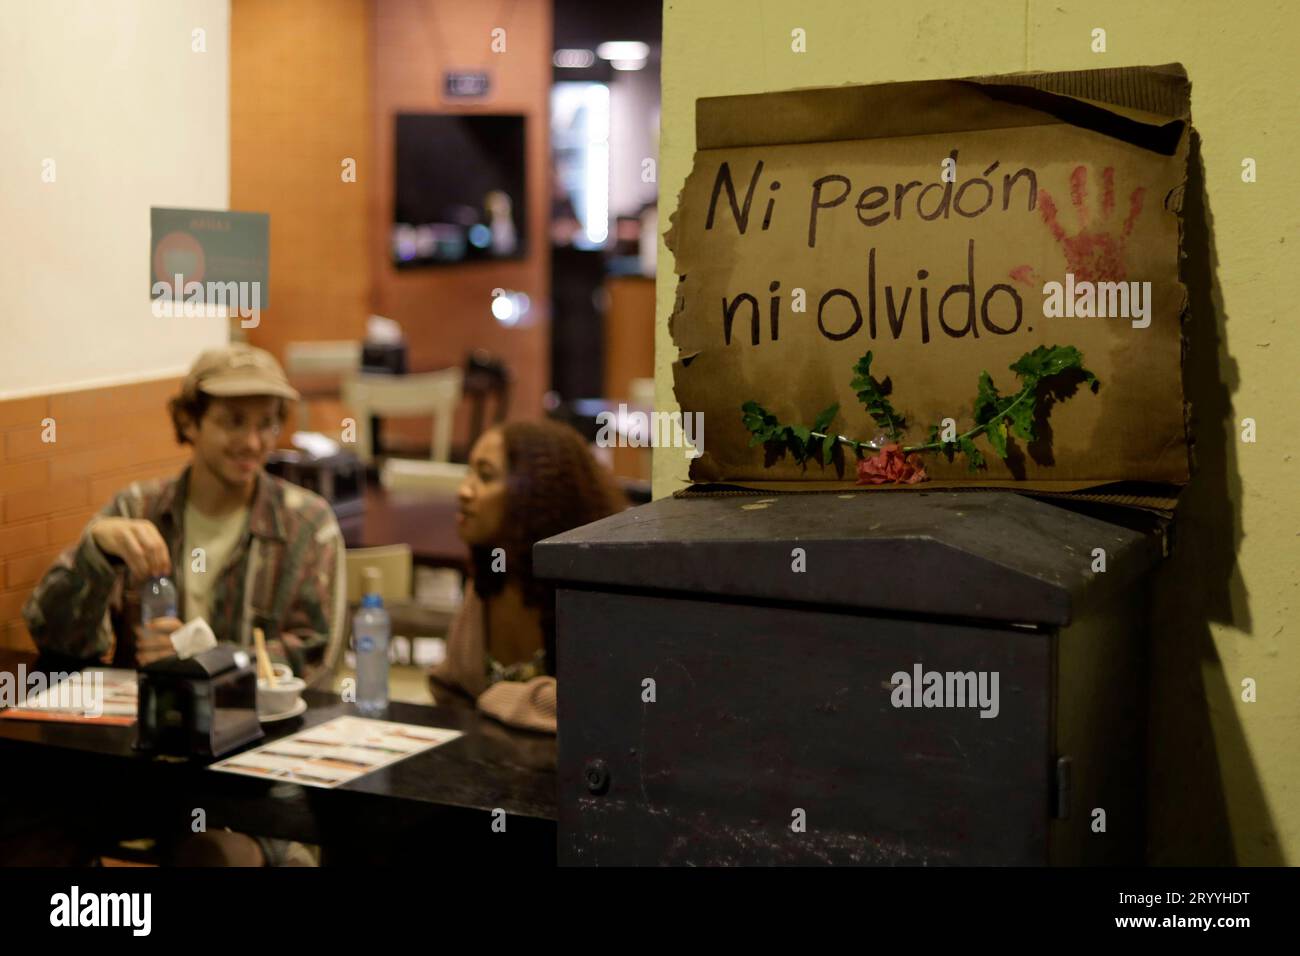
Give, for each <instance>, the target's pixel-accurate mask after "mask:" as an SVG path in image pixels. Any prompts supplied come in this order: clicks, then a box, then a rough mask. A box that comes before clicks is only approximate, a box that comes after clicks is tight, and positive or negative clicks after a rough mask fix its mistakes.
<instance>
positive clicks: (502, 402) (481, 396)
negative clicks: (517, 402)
mask: <svg viewBox="0 0 1300 956" xmlns="http://www.w3.org/2000/svg"><path fill="white" fill-rule="evenodd" d="M510 380H511V376H510V369H509V368H508V367H507V366H506V364H505V363H504V362H502V361H501V360H500V359H497V358H493V357H492V355H491V354H490V353H489V352H487V351H486V350H484V349H475V350H474V351H472V352H470V353H469V354H468V355H467V356H466V357H465V385H464V396H465V400H466V401H467V402H469V404H470V419H469V443H468V444H466V445H465V447H464V448H458V449H457V450H456V455H455V458H456V460H457V461H467V460H468V459H469V450H470V449H471V448H473V447H474V442H476V441H478V438H479V436H480V435H481V434H483V430H484V428H485V427H486V425H487V424H488V422H487V414H486V412H487V405H488V402H492V405H493V409H492V419H491V424H492V425H499V424H501V423H502V422H503V421H505V420H506V413H507V412H508V411H509V409H510Z"/></svg>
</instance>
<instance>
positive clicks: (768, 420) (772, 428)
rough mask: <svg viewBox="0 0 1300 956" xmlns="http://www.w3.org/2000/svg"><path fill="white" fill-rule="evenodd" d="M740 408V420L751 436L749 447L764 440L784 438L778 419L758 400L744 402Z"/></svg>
mask: <svg viewBox="0 0 1300 956" xmlns="http://www.w3.org/2000/svg"><path fill="white" fill-rule="evenodd" d="M740 410H741V411H742V412H743V413H744V414H743V415H742V416H741V421H743V422H744V423H745V427H746V428H747V429H749V432H750V435H751V436H752V437H751V438H750V440H749V447H750V448H753V447H754V446H755V445H759V444H763V443H765V442H770V441H782V440H783V439H784V432H785V429H784V428H783V426H782V425H781V423H780V421H778V420H777V417H776V416H775V415H773V414H772V413H771V412H769V411H768V410H767V409H765V408H764V407H763V406H762V405H760V404H758V402H752V401H751V402H746V403H745V404H744V405H742V406H740Z"/></svg>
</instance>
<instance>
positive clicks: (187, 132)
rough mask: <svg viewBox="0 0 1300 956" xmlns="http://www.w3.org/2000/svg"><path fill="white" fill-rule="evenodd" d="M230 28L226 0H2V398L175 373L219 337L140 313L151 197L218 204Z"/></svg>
mask: <svg viewBox="0 0 1300 956" xmlns="http://www.w3.org/2000/svg"><path fill="white" fill-rule="evenodd" d="M200 28H201V29H203V30H205V31H206V38H205V39H206V52H203V53H199V52H194V51H193V50H192V43H193V39H192V37H193V31H194V30H196V29H200ZM229 28H230V4H229V0H4V4H3V9H2V10H0V399H4V398H17V397H21V396H23V395H28V394H33V393H43V392H53V391H61V390H65V389H69V388H78V387H88V386H94V385H108V384H115V383H119V382H129V381H138V380H142V379H149V378H158V377H163V376H168V375H174V374H179V373H180V372H182V371H184V369H185V368H186V367H188V365H189V363H190V362H191V361H192V360H193V358H194V356H195V355H196V354H197V353H198V352H199V351H200V350H201V349H204V348H209V347H211V346H213V345H219V344H223V343H225V342H226V341H227V340H228V338H229V332H228V324H227V320H225V319H221V318H202V319H156V318H154V317H153V315H152V313H151V311H150V303H149V207H150V206H183V207H193V208H206V209H225V208H226V207H227V203H228V201H229V196H230V104H229V89H230V82H229V64H230V43H229ZM46 159H53V160H54V162H55V166H54V172H55V177H56V178H55V181H54V182H51V183H47V182H43V181H42V169H43V163H44V161H45V160H46Z"/></svg>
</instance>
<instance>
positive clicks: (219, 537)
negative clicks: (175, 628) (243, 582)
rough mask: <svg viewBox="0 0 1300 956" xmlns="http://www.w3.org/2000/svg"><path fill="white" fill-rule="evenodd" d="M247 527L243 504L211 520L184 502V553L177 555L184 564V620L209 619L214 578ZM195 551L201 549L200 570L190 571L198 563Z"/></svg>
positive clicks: (215, 581)
mask: <svg viewBox="0 0 1300 956" xmlns="http://www.w3.org/2000/svg"><path fill="white" fill-rule="evenodd" d="M247 524H248V507H247V505H245V506H244V507H243V508H240V509H238V510H236V511H232V512H230V514H227V515H222V516H221V517H220V518H211V517H209V516H208V515H205V514H204V513H203V512H202V511H199V510H198V509H197V508H195V507H194V505H193V504H191V503H190V502H186V503H185V550H184V551H183V552H182V554H181V560H182V561H184V562H185V607H184V609H183V610H184V617H183V619H184V620H186V621H192V620H194V619H195V618H196V617H201V618H203V619H204V620H205V621H210V620H211V616H210V614H209V611H210V610H211V608H212V593H213V591H214V590H215V589H216V586H217V578H218V577H220V576H221V572H222V570H223V569H224V568H225V567H226V563H227V562H228V561H229V560H230V555H231V553H232V552H233V551H234V550H235V546H236V545H237V544H239V538H240V536H241V535H242V534H243V533H244V528H245V526H246V525H247ZM195 548H202V549H203V570H202V571H195V570H194V567H195V565H196V564H198V563H199V562H198V561H197V560H196V559H195V556H194V549H195Z"/></svg>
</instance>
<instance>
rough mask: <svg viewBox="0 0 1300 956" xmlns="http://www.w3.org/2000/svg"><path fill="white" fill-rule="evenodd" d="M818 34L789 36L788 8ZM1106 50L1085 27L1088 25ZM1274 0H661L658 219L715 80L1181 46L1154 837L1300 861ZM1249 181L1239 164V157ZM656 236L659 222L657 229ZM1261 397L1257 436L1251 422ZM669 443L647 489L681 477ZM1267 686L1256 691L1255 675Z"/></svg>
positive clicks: (868, 77)
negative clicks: (1183, 230) (1185, 239)
mask: <svg viewBox="0 0 1300 956" xmlns="http://www.w3.org/2000/svg"><path fill="white" fill-rule="evenodd" d="M796 27H800V28H802V29H803V30H805V31H806V34H807V52H805V53H802V54H800V53H794V52H792V51H791V41H790V36H791V30H792V29H794V28H796ZM1097 27H1100V28H1103V29H1104V30H1105V31H1106V41H1107V51H1106V52H1105V53H1094V52H1092V50H1091V44H1092V35H1091V34H1092V30H1093V29H1094V28H1097ZM1298 32H1300V6H1298V5H1296V4H1293V3H1287V2H1281V0H1274V2H1262V0H1246V2H1240V3H1221V2H1216V0H1182V2H1173V0H1159V2H1149V0H1144V2H1141V3H1136V2H1132V0H1100V2H1098V0H1089V2H1087V3H1084V2H1079V0H1024V2H1019V0H962V2H960V3H958V2H936V0H909V2H907V3H896V2H894V3H885V2H880V0H817V2H808V0H802V2H800V0H707V2H700V0H668V2H665V4H664V43H663V114H662V116H663V120H662V122H663V128H662V133H661V146H660V149H661V154H660V165H659V179H660V183H659V185H660V202H661V208H660V222H661V223H663V224H664V227H665V228H667V223H668V218H669V216H670V215H671V214H672V212H673V211H674V209H675V208H676V197H677V194H678V192H679V191H680V190H681V188H682V184H683V182H684V181H685V178H686V175H687V173H688V172H689V171H690V165H691V156H692V153H693V152H694V148H695V144H694V137H695V127H694V103H695V100H696V98H698V97H701V96H716V95H722V94H731V93H753V92H763V91H768V90H782V89H791V88H797V87H808V86H831V85H839V84H842V83H880V82H887V81H895V80H922V79H939V78H946V77H960V76H968V75H973V74H981V73H999V72H1014V71H1020V70H1026V69H1029V70H1055V69H1062V70H1067V69H1088V68H1096V67H1104V66H1131V65H1137V64H1155V63H1167V62H1173V61H1178V62H1181V63H1182V64H1183V65H1184V66H1185V67H1186V68H1187V71H1188V74H1189V75H1190V77H1191V80H1192V115H1193V123H1194V126H1195V127H1196V130H1197V131H1198V133H1199V136H1200V139H1201V144H1200V154H1201V166H1202V168H1203V181H1204V189H1203V194H1202V195H1201V196H1200V197H1199V198H1197V197H1189V202H1190V203H1191V204H1192V213H1193V214H1194V215H1197V211H1196V206H1197V205H1200V206H1202V207H1203V214H1202V215H1199V218H1201V219H1202V221H1204V222H1206V223H1207V224H1208V230H1205V229H1202V230H1200V232H1199V235H1196V236H1190V235H1189V240H1191V245H1192V246H1194V247H1195V248H1194V250H1193V254H1192V259H1191V261H1192V262H1193V264H1194V271H1195V273H1196V274H1195V276H1192V277H1189V280H1188V285H1189V291H1190V293H1191V295H1192V301H1193V318H1192V323H1191V327H1190V334H1189V342H1190V344H1189V355H1188V365H1187V376H1188V381H1187V391H1188V397H1189V399H1190V400H1191V401H1192V403H1193V406H1194V409H1195V412H1196V441H1197V453H1198V460H1199V465H1200V471H1199V472H1198V474H1197V476H1196V477H1195V478H1194V480H1193V481H1192V483H1191V484H1190V485H1189V486H1188V488H1187V489H1186V490H1185V492H1184V494H1183V497H1182V500H1181V503H1180V507H1179V515H1178V519H1177V522H1176V524H1175V528H1174V534H1175V553H1174V556H1173V558H1172V559H1171V560H1170V561H1169V562H1168V563H1167V564H1166V566H1165V567H1164V569H1163V570H1162V572H1161V574H1160V577H1159V580H1158V581H1157V582H1156V585H1155V588H1154V594H1153V602H1154V610H1153V615H1152V625H1151V661H1152V682H1151V688H1152V700H1151V727H1150V737H1149V754H1150V765H1151V775H1150V783H1149V803H1150V815H1149V821H1148V822H1149V836H1148V855H1149V859H1150V860H1151V862H1153V863H1157V864H1179V863H1189V864H1190V863H1204V864H1227V863H1234V862H1235V863H1241V864H1291V865H1294V864H1297V863H1300V650H1298V649H1297V647H1296V643H1297V641H1298V640H1300V624H1297V622H1296V620H1295V617H1294V614H1295V611H1297V610H1300V591H1298V588H1300V495H1297V488H1300V481H1298V480H1297V471H1298V466H1300V461H1298V460H1297V459H1298V458H1300V451H1296V450H1295V448H1294V447H1293V444H1292V438H1291V436H1293V435H1296V434H1300V421H1298V419H1300V413H1298V412H1297V408H1298V407H1300V376H1297V375H1296V374H1295V372H1294V370H1293V369H1294V364H1295V361H1296V358H1297V356H1300V336H1298V335H1297V325H1298V324H1300V322H1298V321H1297V320H1296V319H1295V318H1294V316H1293V314H1292V312H1291V311H1290V310H1287V311H1284V309H1286V308H1287V306H1288V305H1289V304H1290V301H1291V299H1292V293H1291V290H1290V289H1289V288H1286V289H1284V287H1283V280H1284V279H1285V278H1291V277H1293V276H1294V274H1295V272H1296V266H1295V256H1296V254H1297V252H1298V251H1300V229H1298V228H1297V226H1298V225H1300V191H1297V190H1296V188H1295V186H1294V183H1293V182H1292V180H1291V179H1290V174H1291V169H1292V166H1291V158H1292V157H1293V156H1294V155H1296V152H1297V150H1300V127H1297V124H1296V122H1295V115H1294V108H1295V92H1296V89H1297V86H1298V84H1297V73H1298V72H1300V71H1298V70H1297V67H1296V65H1295V63H1296V60H1295V57H1294V43H1295V37H1296V36H1297V33H1298ZM1245 157H1252V158H1254V159H1255V160H1256V161H1257V164H1258V181H1257V182H1255V183H1253V184H1247V183H1243V182H1242V180H1241V161H1242V159H1243V158H1245ZM661 241H662V240H661ZM659 255H660V268H659V276H658V289H657V291H658V299H657V329H656V350H655V380H656V386H657V399H658V402H657V405H658V407H659V408H660V409H664V410H667V409H671V408H675V407H676V403H675V402H674V401H673V396H672V370H671V366H672V361H673V359H674V357H675V354H676V350H675V349H674V348H673V346H672V342H671V340H670V338H669V335H668V324H667V323H668V315H669V313H670V311H671V309H672V300H673V290H674V287H675V284H676V276H675V274H674V272H673V260H672V255H671V253H669V252H668V251H667V249H666V248H664V247H663V246H662V245H661V247H660V251H659ZM1246 417H1250V418H1253V419H1254V420H1255V422H1256V425H1257V440H1256V442H1255V443H1253V444H1247V443H1243V442H1242V441H1241V440H1240V436H1241V429H1240V421H1241V419H1243V418H1246ZM685 477H686V469H685V463H684V461H683V459H682V456H681V454H680V452H675V451H673V450H665V451H664V452H663V453H659V452H656V455H655V462H654V479H655V481H654V486H655V495H656V496H662V495H665V494H670V493H671V492H672V491H673V490H674V489H675V488H677V487H680V486H681V484H682V482H684V481H685ZM1247 678H1250V679H1253V680H1254V681H1255V682H1256V685H1257V691H1256V693H1257V699H1256V701H1254V702H1249V703H1248V702H1245V701H1243V700H1242V686H1241V685H1242V681H1243V680H1245V679H1247Z"/></svg>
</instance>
